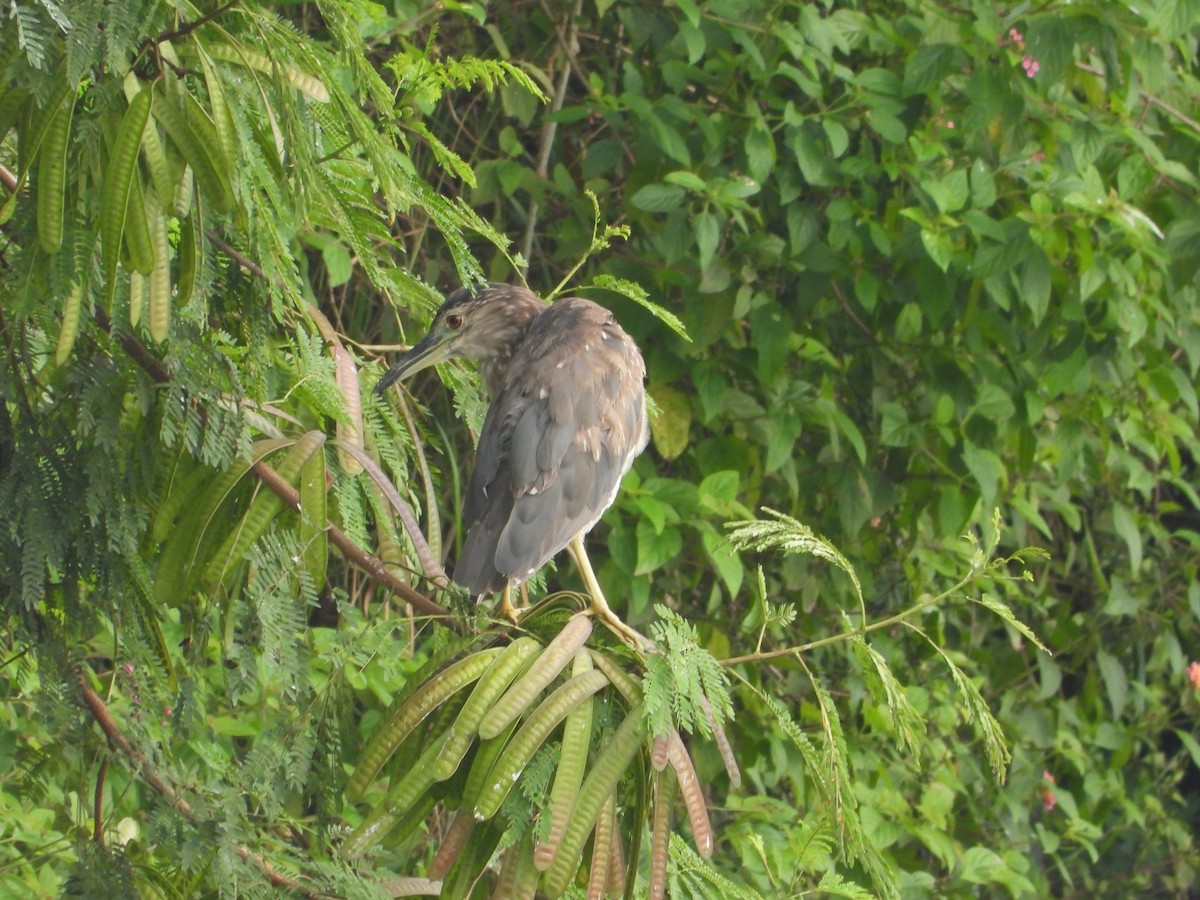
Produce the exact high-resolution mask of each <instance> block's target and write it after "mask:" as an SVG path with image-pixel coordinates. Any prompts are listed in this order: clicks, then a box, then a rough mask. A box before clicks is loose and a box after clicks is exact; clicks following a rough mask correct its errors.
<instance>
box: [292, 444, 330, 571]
mask: <svg viewBox="0 0 1200 900" xmlns="http://www.w3.org/2000/svg"><path fill="white" fill-rule="evenodd" d="M328 505H329V495H328V493H327V486H326V484H325V454H324V453H315V454H313V457H312V459H310V460H309V461H308V462H307V463H305V464H304V468H303V469H302V470H301V471H300V528H299V537H300V554H301V557H302V558H303V561H304V571H305V572H307V573H308V577H309V578H311V579H312V582H313V588H314V589H315V590H317V591H319V590H321V588H322V587H323V586H324V584H325V569H326V566H327V565H328V563H329V538H328V537H327V535H326V532H325V529H326V528H328V527H329V519H328Z"/></svg>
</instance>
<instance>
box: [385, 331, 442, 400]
mask: <svg viewBox="0 0 1200 900" xmlns="http://www.w3.org/2000/svg"><path fill="white" fill-rule="evenodd" d="M450 357H451V348H450V343H449V342H448V341H446V340H445V339H444V338H442V337H441V336H440V335H435V334H433V333H432V332H430V333H429V334H427V335H425V337H423V338H421V340H420V341H419V342H418V343H417V344H416V345H415V346H414V347H413V348H412V349H411V350H409V351H408V352H407V353H405V354H404V355H403V356H401V357H400V358H399V359H398V360H396V361H395V363H393V364H392V367H391V368H390V369H388V370H387V372H386V373H385V374H384V376H383V377H382V378H380V379H379V381H378V383H376V385H375V393H376V394H382V393H383V392H384V391H386V390H387V389H388V388H389V387H391V386H392V385H393V384H394V383H395V382H397V381H399V380H400V379H402V378H407V377H408V376H409V375H415V374H416V373H417V372H420V371H421V370H422V369H428V368H429V367H430V366H433V365H437V364H438V363H440V362H445V361H446V360H447V359H449V358H450Z"/></svg>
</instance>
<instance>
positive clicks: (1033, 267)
mask: <svg viewBox="0 0 1200 900" xmlns="http://www.w3.org/2000/svg"><path fill="white" fill-rule="evenodd" d="M1050 288H1051V284H1050V260H1049V259H1047V258H1046V254H1045V252H1044V251H1043V250H1042V249H1041V248H1040V247H1038V246H1036V245H1034V244H1029V245H1028V247H1027V255H1026V257H1025V262H1024V263H1023V264H1022V265H1021V299H1022V300H1024V301H1025V305H1026V306H1028V307H1029V311H1030V312H1031V313H1032V315H1033V324H1034V325H1038V324H1040V323H1041V321H1042V319H1044V318H1045V316H1046V311H1047V310H1048V309H1049V308H1050Z"/></svg>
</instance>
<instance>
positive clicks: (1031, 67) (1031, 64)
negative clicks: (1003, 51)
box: [1021, 55, 1042, 78]
mask: <svg viewBox="0 0 1200 900" xmlns="http://www.w3.org/2000/svg"><path fill="white" fill-rule="evenodd" d="M1021 68H1023V69H1024V70H1025V74H1026V75H1028V76H1029V77H1030V78H1032V77H1033V76H1034V75H1036V74H1037V73H1038V72H1039V71H1040V70H1041V68H1042V67H1041V66H1039V65H1038V61H1037V60H1036V59H1034V58H1033V57H1032V56H1029V55H1026V56H1025V58H1024V59H1022V60H1021Z"/></svg>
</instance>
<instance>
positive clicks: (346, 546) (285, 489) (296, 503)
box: [96, 236, 450, 618]
mask: <svg viewBox="0 0 1200 900" xmlns="http://www.w3.org/2000/svg"><path fill="white" fill-rule="evenodd" d="M210 237H211V236H210ZM251 265H253V263H251ZM256 268H257V267H256ZM261 271H262V270H261V269H260V270H259V272H260V273H261ZM96 321H97V322H98V323H99V324H100V327H101V328H103V329H104V330H105V331H109V330H110V329H111V327H112V323H111V322H110V321H109V319H108V314H107V313H105V312H104V310H102V309H97V310H96ZM119 341H120V344H121V347H122V349H124V350H125V352H126V353H128V354H129V356H130V358H132V359H133V361H134V362H136V363H137V364H138V365H139V366H141V367H142V368H143V369H144V370H145V371H146V372H148V373H149V375H150V377H151V378H153V379H154V380H155V381H157V382H158V383H159V384H166V383H168V382H169V381H170V380H171V374H170V373H169V372H168V371H167V369H166V366H164V365H163V364H162V363H161V362H159V360H158V358H157V357H155V356H154V354H153V353H151V352H150V351H149V350H148V349H146V346H145V345H144V344H142V342H141V341H139V340H138V339H137V338H135V337H134V336H133V335H131V334H124V335H122V336H121V337H120V339H119ZM250 468H251V470H252V471H253V472H254V474H255V475H256V476H257V477H258V479H259V480H260V481H262V483H263V484H265V485H266V486H267V487H268V488H270V489H271V490H272V491H274V492H275V493H276V494H277V495H278V496H279V497H281V498H282V499H283V501H284V502H285V503H287V504H288V505H289V506H291V507H292V508H293V509H299V507H300V492H299V491H297V490H296V489H295V488H294V487H292V486H291V485H290V484H288V483H287V481H286V480H285V479H283V478H280V477H279V474H278V473H277V472H276V471H275V470H274V469H272V468H271V467H270V466H268V465H267V464H266V463H264V462H262V461H259V462H256V463H255V464H254V465H253V466H251V467H250ZM326 528H327V533H328V535H329V539H330V540H331V541H333V543H334V545H335V546H336V547H337V548H338V549H339V550H341V551H342V553H343V555H344V556H345V557H346V559H348V560H349V561H350V562H351V563H353V564H354V565H355V566H357V567H358V568H360V569H362V570H363V571H364V572H366V573H367V574H368V575H369V576H371V578H373V579H374V580H375V581H376V582H377V583H378V584H380V585H381V586H382V587H384V588H386V589H387V590H389V591H391V592H392V593H393V594H396V595H398V596H399V597H401V598H403V599H404V600H405V601H406V602H408V603H411V604H412V606H413V609H415V610H417V611H418V612H420V613H422V614H424V615H427V616H433V617H436V618H450V611H449V610H447V609H446V608H445V607H443V606H439V605H438V604H437V603H434V602H433V601H432V600H430V599H429V598H428V597H426V596H425V595H424V594H422V593H419V592H418V591H415V590H413V588H411V587H409V586H408V585H407V584H405V583H404V582H403V581H401V580H400V579H399V578H397V577H396V576H395V575H393V574H392V573H391V572H389V571H388V570H387V569H386V567H385V566H384V564H383V560H381V559H380V558H379V557H377V556H372V555H371V554H370V553H368V552H367V551H365V550H363V549H362V548H361V547H359V546H358V545H357V544H356V543H354V541H352V540H350V538H349V537H348V536H347V535H346V533H345V532H343V531H342V530H341V529H340V528H338V527H337V526H336V525H333V524H332V523H330V524H328V525H327V526H326Z"/></svg>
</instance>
